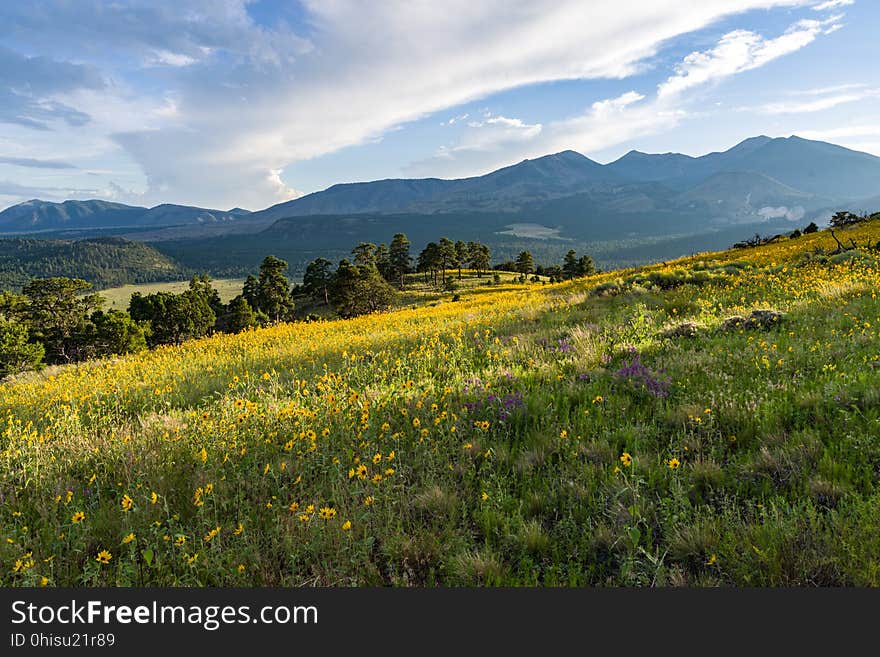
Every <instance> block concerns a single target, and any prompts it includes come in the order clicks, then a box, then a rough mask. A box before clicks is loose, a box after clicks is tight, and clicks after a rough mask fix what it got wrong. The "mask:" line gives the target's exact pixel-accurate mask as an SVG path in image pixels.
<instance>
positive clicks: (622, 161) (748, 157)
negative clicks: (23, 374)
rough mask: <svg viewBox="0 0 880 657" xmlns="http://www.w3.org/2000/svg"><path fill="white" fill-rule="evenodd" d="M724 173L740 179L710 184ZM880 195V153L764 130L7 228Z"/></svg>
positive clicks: (47, 212) (769, 208) (802, 207)
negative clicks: (214, 205)
mask: <svg viewBox="0 0 880 657" xmlns="http://www.w3.org/2000/svg"><path fill="white" fill-rule="evenodd" d="M720 174H730V175H727V176H721V177H720V178H716V179H715V180H714V181H713V183H712V184H711V185H707V184H706V183H707V181H709V180H710V179H712V178H713V177H715V176H719V175H720ZM734 174H737V175H734ZM749 185H752V186H753V187H754V188H753V189H750V188H749ZM689 192H690V193H689ZM878 194H880V158H878V157H876V156H873V155H870V154H868V153H863V152H860V151H854V150H851V149H847V148H845V147H842V146H838V145H835V144H831V143H827V142H820V141H813V140H808V139H804V138H801V137H798V136H797V135H792V136H789V137H776V138H771V137H768V136H767V135H758V136H755V137H749V138H747V139H744V140H743V141H741V142H739V143H738V144H736V145H734V146H732V147H731V148H729V149H727V150H725V151H716V152H712V153H706V154H704V155H700V156H697V157H694V156H690V155H684V154H681V153H674V152H668V153H662V154H652V153H644V152H641V151H637V150H631V151H629V152H628V153H626V154H625V155H623V156H622V157H620V158H618V159H617V160H614V161H613V162H609V163H607V164H600V163H599V162H596V161H594V160H592V159H590V158H588V157H587V156H585V155H583V154H581V153H578V152H577V151H573V150H564V151H560V152H558V153H551V154H548V155H544V156H541V157H537V158H531V159H525V160H522V161H520V162H518V163H515V164H511V165H509V166H506V167H502V168H500V169H497V170H495V171H491V172H489V173H487V174H484V175H480V176H470V177H465V178H455V179H444V178H386V179H383V180H375V181H368V182H351V183H338V184H335V185H332V186H330V187H328V188H327V189H324V190H321V191H317V192H313V193H311V194H307V195H305V196H302V197H299V198H297V199H293V200H291V201H285V202H283V203H279V204H276V205H273V206H270V207H268V208H265V209H263V210H258V211H255V212H248V211H246V210H241V209H240V208H233V209H232V210H225V211H223V210H214V209H205V208H197V207H192V206H184V205H177V204H169V203H166V204H160V205H157V206H154V207H152V208H143V207H139V206H126V205H124V204H120V203H114V202H111V201H105V200H100V199H92V200H88V201H64V202H62V203H52V202H44V201H40V200H39V199H31V200H29V201H25V202H24V203H21V204H19V205H16V206H12V207H10V208H7V209H6V210H4V211H2V212H0V233H3V234H27V233H34V232H39V231H51V230H57V231H73V232H76V231H77V230H81V231H87V230H91V229H95V230H97V229H101V230H105V231H106V230H117V229H118V230H120V231H121V233H120V234H126V235H129V236H134V235H135V234H136V232H137V231H141V232H143V233H144V234H149V235H150V236H151V237H150V238H149V239H159V240H161V239H180V238H181V237H190V236H198V235H202V234H204V235H210V234H220V233H230V232H236V233H243V232H254V231H258V230H263V229H265V228H266V227H267V226H270V225H271V224H272V223H273V222H275V221H278V220H280V219H290V218H296V217H309V216H316V217H320V216H327V217H331V216H332V217H337V218H338V217H344V216H346V215H359V214H363V215H367V214H369V215H402V214H406V215H413V216H416V215H425V216H431V215H437V214H455V213H457V214H462V213H465V214H474V215H482V214H487V213H488V214H498V213H502V214H510V215H517V216H518V217H521V216H522V215H528V216H529V217H532V218H533V219H535V220H538V219H540V220H543V219H547V220H548V221H550V219H552V218H553V216H555V215H553V213H552V212H549V210H548V208H557V209H559V212H563V210H561V209H560V208H563V207H564V216H562V217H561V219H560V222H559V223H563V224H578V223H584V222H587V223H589V222H595V221H600V220H601V221H606V220H608V221H613V220H614V218H615V217H616V216H618V215H620V214H621V213H624V214H627V213H629V214H631V213H633V212H635V213H642V214H650V213H655V212H660V211H662V212H664V213H670V216H675V215H676V213H678V215H680V216H682V217H685V216H687V215H691V214H693V213H703V216H704V217H705V218H706V221H711V222H712V223H714V224H719V223H720V224H723V223H725V222H728V223H739V222H742V221H744V220H760V219H761V218H762V217H766V216H768V213H770V214H774V213H775V216H790V217H795V216H797V217H803V216H812V215H814V214H817V213H827V212H829V211H830V209H832V208H834V207H835V206H836V205H843V204H852V203H854V202H858V201H859V200H860V199H871V198H873V197H876V196H877V195H878ZM759 198H760V202H758V201H757V199H759ZM545 215H548V216H549V217H550V218H549V219H548V218H547V217H546V216H545ZM817 216H818V214H817ZM334 220H335V219H334ZM666 220H667V219H664V221H666ZM312 223H313V222H312ZM684 223H687V222H684ZM126 230H128V231H131V232H128V233H126V232H125V231H126ZM304 237H306V236H305V235H304Z"/></svg>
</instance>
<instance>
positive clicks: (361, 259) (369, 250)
mask: <svg viewBox="0 0 880 657" xmlns="http://www.w3.org/2000/svg"><path fill="white" fill-rule="evenodd" d="M351 255H352V257H353V258H354V264H356V265H375V264H376V245H375V244H373V243H372V242H361V243H360V244H358V245H357V246H356V247H354V248H353V249H352V250H351Z"/></svg>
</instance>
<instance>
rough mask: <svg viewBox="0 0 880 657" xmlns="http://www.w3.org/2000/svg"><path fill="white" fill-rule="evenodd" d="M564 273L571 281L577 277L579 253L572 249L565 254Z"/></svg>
mask: <svg viewBox="0 0 880 657" xmlns="http://www.w3.org/2000/svg"><path fill="white" fill-rule="evenodd" d="M562 273H563V274H565V277H566V278H567V279H569V280H571V279H572V278H575V277H577V275H578V259H577V252H576V251H575V250H574V249H570V250H569V252H568V253H566V254H565V259H564V260H563V261H562Z"/></svg>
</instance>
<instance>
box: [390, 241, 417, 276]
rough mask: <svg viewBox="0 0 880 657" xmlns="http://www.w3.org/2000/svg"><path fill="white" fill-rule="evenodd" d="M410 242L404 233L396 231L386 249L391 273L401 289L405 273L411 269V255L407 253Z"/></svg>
mask: <svg viewBox="0 0 880 657" xmlns="http://www.w3.org/2000/svg"><path fill="white" fill-rule="evenodd" d="M409 247H410V242H409V239H407V237H406V235H405V234H403V233H397V234H396V235H395V236H394V237H393V238H392V240H391V246H390V247H389V249H388V259H389V261H390V265H391V275H392V277H393V278H394V279H395V280H396V281H398V287H399V288H400V289H403V285H404V281H405V280H406V275H407V274H408V273H410V271H412V257H411V256H410V254H409Z"/></svg>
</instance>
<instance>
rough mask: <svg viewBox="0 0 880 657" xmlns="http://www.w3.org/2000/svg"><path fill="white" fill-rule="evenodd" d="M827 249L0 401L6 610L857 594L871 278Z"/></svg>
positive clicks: (872, 567)
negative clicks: (442, 594) (464, 587)
mask: <svg viewBox="0 0 880 657" xmlns="http://www.w3.org/2000/svg"><path fill="white" fill-rule="evenodd" d="M844 235H845V237H846V240H845V241H847V243H848V240H849V238H850V237H851V238H852V239H854V240H855V241H856V243H857V244H859V245H867V244H872V245H874V244H876V243H877V242H878V240H880V223H878V222H874V223H872V224H870V225H867V226H863V227H860V228H855V229H851V230H849V231H845V232H844ZM835 247H836V245H835V243H834V241H833V240H832V238H831V237H830V235H829V234H828V233H827V232H820V233H818V234H814V235H810V236H805V237H802V238H799V239H796V240H790V241H786V242H782V243H779V244H774V245H768V246H764V247H759V248H755V249H748V250H740V251H732V252H724V253H713V254H702V255H699V256H696V257H693V258H687V259H683V260H679V261H676V262H672V263H668V264H667V265H665V266H661V265H658V266H652V267H646V268H643V269H638V270H636V269H632V270H625V271H617V272H610V273H607V274H602V275H598V276H595V277H592V278H590V279H584V280H580V281H575V282H571V283H565V284H558V285H547V286H542V285H537V284H532V285H504V286H501V287H497V288H496V287H485V288H484V287H475V288H471V289H469V290H467V291H466V293H464V294H462V298H461V300H460V301H458V302H451V301H449V300H448V298H447V300H446V301H443V302H441V303H437V304H436V305H434V306H431V307H418V308H414V309H404V310H399V311H396V312H393V313H388V314H384V315H377V316H367V317H362V318H359V319H355V320H349V321H321V322H314V323H296V324H288V325H282V326H278V327H275V328H270V329H263V330H258V331H253V332H250V333H246V334H242V335H236V336H228V335H221V336H216V337H213V338H209V339H206V340H201V341H197V342H192V343H188V344H185V345H183V346H181V347H176V348H162V349H159V350H156V351H153V352H149V353H143V354H139V355H137V356H132V357H126V358H121V359H117V360H113V361H106V362H96V363H90V364H85V365H82V366H79V367H69V368H64V369H56V370H51V371H47V372H44V373H42V374H32V375H29V376H27V377H25V378H21V379H19V380H17V381H12V382H8V383H6V384H3V385H2V390H0V391H2V394H0V418H3V420H2V421H3V427H2V429H0V436H2V437H0V447H2V452H0V457H2V461H0V463H2V465H0V496H2V499H3V502H4V508H3V510H2V511H0V537H2V539H3V540H2V541H0V564H2V566H3V567H2V568H0V584H2V585H6V586H18V585H36V584H40V583H45V584H47V585H58V586H63V585H83V584H97V585H135V586H141V585H148V584H158V585H194V586H208V585H211V586H213V585H271V586H279V585H313V584H321V585H365V584H368V585H382V584H391V585H400V586H406V585H453V584H488V585H497V584H515V585H652V584H657V585H689V586H713V585H742V586H754V585H760V586H784V585H796V586H813V585H828V584H839V585H875V586H876V585H878V584H880V439H878V436H880V393H878V390H880V354H878V351H877V344H878V334H877V331H878V326H880V301H878V299H877V289H878V286H880V262H878V255H877V252H876V251H874V250H871V249H863V250H859V251H850V252H847V253H843V254H838V255H833V256H827V255H822V254H821V252H822V251H825V252H828V251H831V250H833V249H834V248H835ZM99 555H100V559H99V558H98V557H99Z"/></svg>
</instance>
